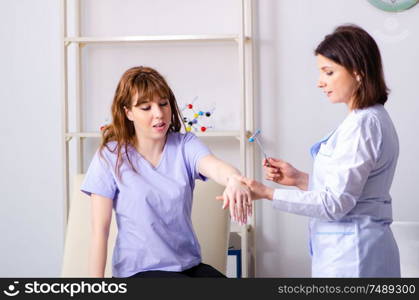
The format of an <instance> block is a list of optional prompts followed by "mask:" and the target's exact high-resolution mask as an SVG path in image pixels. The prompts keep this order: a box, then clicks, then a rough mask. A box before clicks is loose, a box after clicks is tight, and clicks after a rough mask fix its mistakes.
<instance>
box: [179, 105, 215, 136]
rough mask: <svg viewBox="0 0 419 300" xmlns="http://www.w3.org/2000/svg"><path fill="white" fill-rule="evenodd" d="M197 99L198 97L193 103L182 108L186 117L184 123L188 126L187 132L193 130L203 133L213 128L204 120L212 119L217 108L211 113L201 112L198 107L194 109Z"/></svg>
mask: <svg viewBox="0 0 419 300" xmlns="http://www.w3.org/2000/svg"><path fill="white" fill-rule="evenodd" d="M197 99H198V97H195V98H194V100H193V101H192V103H189V104H186V105H185V106H184V107H183V108H182V115H184V117H183V122H184V123H185V125H186V131H187V132H190V131H192V128H193V129H194V130H195V131H201V132H205V131H206V130H207V129H209V128H212V126H209V125H207V122H205V120H204V119H208V118H209V117H211V115H212V113H213V112H214V110H215V108H213V109H212V110H211V111H202V110H199V109H198V108H197V107H194V102H195V101H196V100H197ZM195 109H196V110H195ZM185 111H186V112H185ZM185 115H186V116H185Z"/></svg>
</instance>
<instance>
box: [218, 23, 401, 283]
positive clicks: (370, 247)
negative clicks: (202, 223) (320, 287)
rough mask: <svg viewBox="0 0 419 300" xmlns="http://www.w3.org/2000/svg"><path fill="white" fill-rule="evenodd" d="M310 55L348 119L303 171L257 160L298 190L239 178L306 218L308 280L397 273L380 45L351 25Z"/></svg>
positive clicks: (392, 153) (393, 148) (391, 144)
mask: <svg viewBox="0 0 419 300" xmlns="http://www.w3.org/2000/svg"><path fill="white" fill-rule="evenodd" d="M315 55H316V57H317V64H318V68H319V71H320V77H319V80H318V87H319V88H321V89H322V90H323V91H324V93H326V95H327V97H328V98H329V100H330V101H331V102H332V103H345V104H346V105H347V107H348V111H349V113H348V115H347V117H346V118H345V120H344V121H343V122H342V123H341V124H340V125H339V126H338V127H337V128H336V130H334V132H332V133H331V134H330V135H328V136H326V137H325V138H324V139H322V140H321V141H319V142H318V143H316V144H315V145H314V146H313V147H312V148H311V155H312V156H313V158H314V166H313V173H312V174H311V175H310V176H309V175H308V174H307V173H304V172H302V171H299V170H297V169H295V168H294V167H293V166H292V165H291V164H289V163H287V162H284V161H282V160H279V159H273V158H271V159H269V165H270V166H268V163H267V162H266V161H265V162H264V168H265V175H266V178H267V179H268V180H271V181H273V182H276V183H279V184H282V185H288V186H296V187H298V188H299V189H300V190H283V189H271V188H269V187H267V186H265V185H263V184H262V183H259V182H257V181H254V180H250V179H247V178H243V180H244V181H245V182H246V184H247V185H248V186H249V187H250V189H251V191H252V192H253V198H254V199H258V198H265V199H269V200H272V202H273V207H274V208H277V209H280V210H282V211H286V212H290V213H295V214H299V215H305V216H309V217H312V220H311V223H310V252H311V256H312V276H313V277H400V261H399V251H398V247H397V244H396V241H395V239H394V237H393V233H392V231H391V229H390V224H391V222H392V206H391V205H392V204H391V203H392V199H391V196H390V193H389V190H390V187H391V183H392V181H393V176H394V171H395V168H396V164H397V158H398V154H399V143H398V138H397V134H396V131H395V128H394V126H393V123H392V121H391V119H390V116H389V115H388V113H387V111H386V109H385V108H384V104H385V103H386V101H387V95H388V89H387V87H386V84H385V82H384V76H383V69H382V64H381V57H380V52H379V49H378V47H377V44H376V43H375V41H374V40H373V38H372V37H371V36H370V35H369V34H368V33H367V32H365V31H364V30H363V29H361V28H359V27H357V26H352V25H350V26H340V27H338V28H337V29H336V30H335V31H334V32H333V33H332V34H330V35H327V36H326V37H325V39H324V40H323V41H322V42H321V43H320V44H319V46H318V47H317V49H316V50H315ZM225 202H227V201H225ZM224 204H226V203H224Z"/></svg>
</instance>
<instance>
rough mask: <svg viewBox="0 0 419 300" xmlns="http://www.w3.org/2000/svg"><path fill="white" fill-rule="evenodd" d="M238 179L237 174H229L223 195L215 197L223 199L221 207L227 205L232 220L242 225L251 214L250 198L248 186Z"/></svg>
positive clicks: (239, 177)
mask: <svg viewBox="0 0 419 300" xmlns="http://www.w3.org/2000/svg"><path fill="white" fill-rule="evenodd" d="M240 179H241V176H238V175H233V176H230V177H229V179H228V183H227V186H226V188H225V190H224V192H223V195H222V196H218V197H217V199H219V200H223V209H225V208H226V207H227V206H228V207H229V209H230V216H231V217H232V218H233V220H234V221H236V222H238V223H240V224H242V225H243V224H246V223H247V217H248V216H251V215H252V199H251V194H250V189H249V187H247V186H246V184H244V183H243V182H242V181H241V180H240Z"/></svg>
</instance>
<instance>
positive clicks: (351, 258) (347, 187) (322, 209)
mask: <svg viewBox="0 0 419 300" xmlns="http://www.w3.org/2000/svg"><path fill="white" fill-rule="evenodd" d="M311 152H312V155H313V156H314V166H313V173H312V175H311V176H310V183H309V190H308V191H297V190H283V189H276V190H275V192H274V199H273V206H274V207H275V208H278V209H280V210H283V211H287V212H291V213H295V214H299V215H305V216H310V217H312V220H311V222H310V252H311V255H312V276H313V277H400V259H399V251H398V247H397V244H396V242H395V239H394V237H393V234H392V232H391V229H390V227H389V225H390V224H391V222H392V199H391V196H390V193H389V191H390V187H391V183H392V181H393V176H394V172H395V168H396V164H397V158H398V154H399V143H398V137H397V133H396V131H395V129H394V126H393V123H392V121H391V119H390V117H389V115H388V113H387V111H386V110H385V109H384V106H383V105H381V104H377V105H375V106H372V107H369V108H365V109H359V110H354V111H352V112H351V113H350V114H349V115H348V116H347V117H346V119H345V120H344V121H343V122H342V123H341V124H340V126H339V127H338V128H337V129H336V130H335V131H334V132H333V133H332V134H331V135H329V136H327V137H326V138H325V139H323V140H321V141H320V142H319V143H317V144H315V145H314V146H313V147H312V149H311Z"/></svg>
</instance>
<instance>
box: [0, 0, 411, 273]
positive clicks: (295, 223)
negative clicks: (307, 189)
mask: <svg viewBox="0 0 419 300" xmlns="http://www.w3.org/2000/svg"><path fill="white" fill-rule="evenodd" d="M92 1H93V0H87V2H86V3H87V5H88V6H89V7H90V4H91V3H93V2H92ZM95 1H97V0H95ZM169 2H170V3H172V2H174V1H169ZM209 2H210V3H214V1H208V2H207V1H204V0H201V1H192V2H191V3H195V4H194V5H195V6H193V7H191V6H187V5H188V3H187V1H186V0H184V1H183V0H182V2H181V3H180V4H182V5H183V6H185V5H186V6H187V7H189V8H190V9H197V10H198V12H200V13H199V14H198V16H197V15H193V14H191V13H185V11H184V10H182V9H179V7H182V6H181V5H180V4H179V1H177V2H176V3H178V4H179V6H178V8H176V7H171V10H170V11H168V10H162V9H161V5H162V4H161V3H163V2H162V1H160V0H159V1H157V2H153V3H157V4H156V5H157V6H156V7H155V9H156V8H157V9H156V10H155V13H154V14H148V16H149V19H148V20H147V22H145V23H141V22H142V21H141V19H139V20H135V19H133V18H128V17H127V14H129V13H130V11H132V10H133V9H131V8H130V9H128V10H123V9H121V10H119V11H118V15H119V16H121V18H122V19H124V18H125V19H126V20H128V21H126V22H127V23H126V24H130V25H129V26H118V27H116V28H114V32H111V33H112V34H120V33H121V30H122V29H126V28H130V30H131V29H132V28H135V27H137V28H141V29H142V28H144V26H145V25H144V24H150V22H151V23H152V24H153V26H152V27H151V29H155V30H156V32H155V34H162V33H166V32H164V31H165V30H166V29H164V28H167V27H166V26H163V25H167V24H165V22H166V20H167V23H169V25H172V24H175V25H176V26H177V27H176V28H177V29H178V30H179V33H189V32H190V31H189V29H191V30H196V32H197V33H202V30H203V29H204V30H207V31H206V32H207V33H211V30H210V28H211V27H210V26H209V25H208V24H210V23H211V22H210V21H211V20H217V22H215V23H216V24H218V25H217V27H216V28H214V31H215V32H219V31H222V30H225V33H229V32H231V31H234V30H235V29H236V28H235V27H234V26H232V25H231V24H232V23H234V22H235V21H237V15H234V14H233V15H232V16H233V17H232V18H231V19H226V18H225V17H223V16H222V15H221V12H222V10H219V9H216V8H217V7H215V6H214V7H212V8H209V9H208V8H207V7H208V3H209ZM255 2H256V5H255V10H256V11H255V16H256V19H255V27H256V32H255V34H256V53H255V54H256V66H257V68H256V74H257V75H258V76H257V78H256V79H257V82H256V87H257V90H256V91H257V97H256V101H257V105H256V110H257V112H258V113H257V115H258V118H259V124H260V128H261V129H262V132H263V138H264V142H265V144H266V148H267V151H268V152H269V154H270V155H272V156H276V157H282V158H284V159H286V160H289V161H290V162H292V163H294V165H295V166H296V167H298V168H301V169H305V170H311V163H312V161H311V158H310V156H309V152H308V149H309V147H310V146H311V145H312V144H313V143H314V142H315V141H317V140H318V139H319V138H320V137H322V136H323V135H324V134H326V133H327V132H328V131H329V130H331V129H333V128H334V127H335V126H337V125H338V124H339V122H340V121H341V120H342V119H343V118H344V116H345V113H346V110H345V108H344V107H343V106H341V105H331V104H329V103H328V102H327V100H326V99H324V97H323V95H322V93H321V92H320V91H318V90H317V88H316V87H315V82H316V78H317V71H316V66H315V60H314V56H313V54H312V52H313V50H314V48H315V46H316V45H317V44H318V42H319V41H321V39H322V38H323V36H324V35H325V34H327V33H329V32H331V31H332V29H333V28H334V27H335V26H336V25H339V24H341V23H345V22H354V23H357V24H359V25H361V26H363V27H364V28H365V29H367V30H368V31H369V32H371V33H372V35H373V36H374V37H375V38H376V39H377V42H378V44H379V46H380V48H381V51H382V55H383V59H384V66H385V73H386V78H387V82H388V85H389V86H390V87H391V89H392V94H391V97H390V100H389V103H388V105H386V106H387V107H388V110H389V112H390V114H391V115H392V117H393V120H394V123H395V125H396V127H397V130H398V133H399V137H400V144H401V153H400V159H399V166H398V170H397V173H396V177H395V180H394V184H393V189H392V194H393V198H394V216H395V219H396V220H401V221H408V220H409V221H418V216H417V213H416V212H417V211H419V203H418V200H419V199H418V196H417V195H416V194H415V192H414V188H415V184H416V182H417V180H418V178H419V165H418V163H417V159H416V154H417V153H419V142H418V140H417V138H416V136H417V134H416V131H417V127H418V126H417V125H416V123H415V121H416V119H417V115H418V113H419V101H418V100H419V99H418V96H417V94H416V93H415V92H414V89H415V86H416V85H417V84H416V82H417V79H416V78H417V75H418V74H417V72H418V71H417V70H418V69H419V68H418V62H417V59H418V58H419V57H418V54H417V53H419V49H418V48H419V41H418V40H417V38H416V37H417V36H418V31H419V26H418V25H419V5H418V6H417V7H414V8H413V9H411V10H409V11H407V12H406V13H403V14H389V13H385V12H381V11H379V10H377V9H375V8H374V7H372V6H370V4H369V3H368V2H367V1H364V0H356V1H355V0H352V1H347V0H316V1H312V0H280V1H278V0H259V1H255ZM102 3H105V6H103V7H102V11H101V13H102V14H97V15H96V16H101V17H98V19H92V20H91V22H92V24H93V22H99V23H101V22H102V23H103V24H104V27H101V28H106V23H107V19H108V18H109V16H106V14H108V13H109V11H110V9H109V7H108V6H107V5H108V4H109V3H110V0H106V1H105V0H102ZM124 3H125V4H126V5H128V6H132V5H133V3H135V1H133V0H126V1H124ZM127 3H128V4H127ZM145 3H150V2H145ZM220 3H221V2H217V4H218V5H221V4H220ZM223 3H226V4H223V5H225V6H226V7H228V8H234V5H233V4H231V3H230V2H226V1H224V2H223ZM213 5H215V4H213ZM159 7H160V10H159V9H158V8H159ZM209 7H211V5H209ZM150 9H151V7H150ZM174 9H178V10H177V11H176V14H170V12H173V10H174ZM205 12H207V13H205ZM98 13H99V12H98ZM158 13H160V15H159V14H158ZM183 13H185V14H186V16H182V14H183ZM152 15H153V16H154V18H152V17H151V16H152ZM163 15H164V16H165V18H163V17H162V16H163ZM174 15H175V16H176V18H175V17H173V16H174ZM214 18H215V19H214ZM0 20H1V26H0V41H1V43H2V45H1V47H0V65H1V68H0V82H1V88H0V100H1V104H2V105H1V108H0V109H1V110H0V111H1V112H2V117H1V118H0V130H1V133H2V137H3V145H4V146H3V147H2V148H1V150H0V151H1V152H0V153H1V155H0V166H1V170H2V172H1V175H0V176H1V177H0V184H1V186H0V188H1V191H2V196H3V197H2V201H3V202H2V208H1V209H0V220H1V221H0V235H1V236H2V238H3V239H2V242H1V243H0V277H18V276H59V273H60V266H61V255H62V253H61V252H62V249H63V228H62V221H63V220H62V211H63V207H62V205H63V203H62V189H63V186H62V180H61V174H62V165H63V162H62V161H61V143H60V130H61V119H60V118H61V111H60V101H61V94H60V88H61V82H60V75H61V73H60V71H61V70H60V37H59V1H57V0H37V1H31V0H1V1H0ZM200 20H202V23H203V24H204V25H201V27H200V28H199V29H200V30H198V28H195V27H192V26H191V25H190V23H191V22H196V21H198V22H199V21H200ZM226 20H228V21H226ZM130 22H131V23H130ZM153 22H154V23H153ZM156 24H158V25H156ZM205 24H206V25H205ZM229 24H230V25H229ZM86 30H87V32H86V33H91V34H102V33H103V32H100V31H96V32H93V31H92V30H93V29H92V27H88V28H86ZM101 30H102V29H101ZM148 32H149V31H148V30H144V31H142V32H140V33H141V34H146V33H148ZM131 33H133V32H127V34H131ZM97 49H98V48H97ZM90 51H91V50H90ZM101 51H102V50H101ZM105 51H106V49H104V50H103V52H101V53H102V54H103V56H102V57H103V58H106V55H107V53H105ZM216 51H219V49H216ZM101 53H99V54H100V55H101ZM218 53H220V54H218ZM227 53H232V52H231V50H230V48H228V47H227ZM204 55H207V54H205V53H204ZM217 55H219V56H220V59H221V60H222V59H225V57H221V55H222V54H221V51H219V52H217ZM229 55H230V54H229ZM197 57H198V56H195V59H196V58H197ZM92 63H93V64H95V63H97V65H100V61H96V62H95V61H92ZM124 64H125V62H122V63H121V64H120V65H121V66H123V65H124ZM92 66H94V65H92ZM189 68H190V72H194V73H199V72H198V71H196V70H195V69H194V67H193V66H189ZM167 70H168V71H167V72H168V74H170V76H169V81H172V82H171V83H173V84H174V85H177V86H179V87H180V88H178V89H177V94H180V95H179V96H180V97H181V98H184V99H188V98H189V97H191V96H195V95H196V93H197V91H196V90H195V91H193V90H188V89H186V90H185V89H184V88H182V87H183V86H185V85H186V81H182V80H183V79H179V78H178V77H177V76H175V75H176V73H175V72H174V71H175V70H174V69H170V68H169V69H167ZM171 72H173V75H172V73H171ZM198 76H199V77H198ZM229 76H230V75H229ZM199 78H202V80H203V81H204V80H205V79H206V78H207V77H206V75H205V74H202V73H199V74H198V75H197V77H195V79H194V80H197V81H198V80H199ZM98 80H101V78H98ZM92 83H93V81H92ZM95 84H98V83H95ZM194 86H195V85H194ZM202 86H203V85H202ZM106 89H109V90H111V89H113V87H106ZM198 92H199V91H198ZM86 93H89V92H88V91H86ZM87 95H89V94H87ZM105 101H109V99H106V100H105ZM101 117H102V116H96V117H95V118H94V119H93V122H92V123H90V124H89V126H91V128H90V129H94V128H96V126H97V125H98V123H99V122H101V121H102V119H101ZM223 145H224V144H223V143H222V142H220V143H218V145H215V149H216V151H217V150H218V149H220V148H222V147H223ZM233 146H234V145H233ZM221 152H222V151H221ZM230 156H231V153H230ZM259 178H260V177H259ZM412 190H413V192H412ZM257 209H258V211H257V241H256V245H257V254H258V256H257V274H256V275H257V276H261V277H269V276H283V277H292V276H309V275H310V261H309V257H308V254H307V253H308V252H307V220H306V218H304V217H298V216H293V215H289V214H286V213H281V212H278V211H274V210H273V209H272V208H271V205H270V203H267V202H263V201H261V202H260V203H258V207H257Z"/></svg>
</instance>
